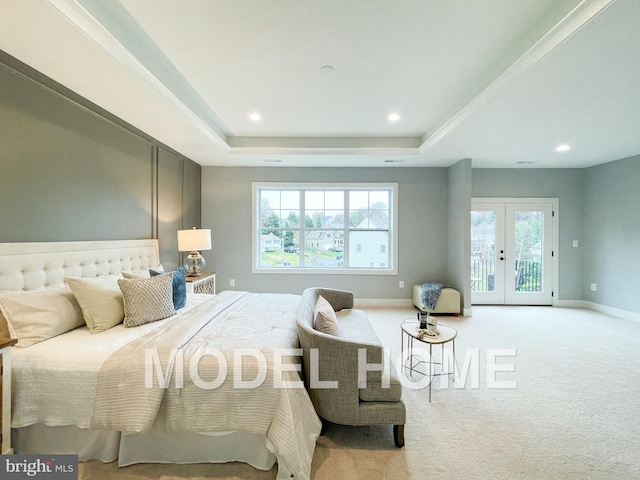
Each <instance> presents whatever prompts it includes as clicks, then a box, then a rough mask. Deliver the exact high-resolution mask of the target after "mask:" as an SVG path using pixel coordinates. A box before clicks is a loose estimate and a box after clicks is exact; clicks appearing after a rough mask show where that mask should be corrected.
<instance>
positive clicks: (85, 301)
mask: <svg viewBox="0 0 640 480" xmlns="http://www.w3.org/2000/svg"><path fill="white" fill-rule="evenodd" d="M119 278H120V277H119V276H110V277H93V278H74V277H67V278H65V279H64V281H65V282H66V283H67V285H69V286H70V287H71V290H72V291H73V294H74V295H75V297H76V300H78V303H79V304H80V308H82V316H83V317H84V321H85V322H86V324H87V326H88V327H89V330H90V331H91V333H98V332H104V331H106V330H109V329H110V328H111V327H115V326H116V325H118V324H119V323H121V322H122V320H124V306H123V302H122V292H121V291H120V287H118V279H119Z"/></svg>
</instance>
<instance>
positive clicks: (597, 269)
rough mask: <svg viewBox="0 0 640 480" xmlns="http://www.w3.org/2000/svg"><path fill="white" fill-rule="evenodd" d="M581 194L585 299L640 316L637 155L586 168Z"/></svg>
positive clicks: (639, 163)
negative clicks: (594, 288)
mask: <svg viewBox="0 0 640 480" xmlns="http://www.w3.org/2000/svg"><path fill="white" fill-rule="evenodd" d="M584 191H585V194H584V197H585V202H584V273H583V281H582V283H581V285H580V286H581V289H582V293H583V295H584V299H585V300H587V301H589V302H593V303H595V304H598V305H604V306H607V307H613V308H617V309H621V310H626V311H629V312H635V313H640V303H639V299H640V155H637V156H634V157H631V158H626V159H623V160H618V161H616V162H611V163H605V164H602V165H597V166H594V167H590V168H587V169H586V170H585V176H584ZM591 283H595V284H596V288H597V290H596V291H595V292H594V291H591V288H590V287H591Z"/></svg>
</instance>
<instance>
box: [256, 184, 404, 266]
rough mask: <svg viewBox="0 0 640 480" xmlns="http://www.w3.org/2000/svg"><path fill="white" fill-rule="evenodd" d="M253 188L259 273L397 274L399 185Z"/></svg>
mask: <svg viewBox="0 0 640 480" xmlns="http://www.w3.org/2000/svg"><path fill="white" fill-rule="evenodd" d="M252 187H253V199H254V202H253V271H254V273H272V272H277V273H283V272H291V273H304V272H305V271H308V272H311V271H313V273H333V274H335V273H350V274H353V273H367V274H387V275H392V274H393V275H395V274H397V266H396V265H397V250H398V249H397V238H396V231H397V228H396V225H397V189H398V187H397V184H395V183H384V184H382V183H373V184H371V183H369V184H337V183H336V184H324V183H323V184H310V183H305V184H294V183H261V182H255V183H253V185H252Z"/></svg>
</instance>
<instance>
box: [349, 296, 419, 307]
mask: <svg viewBox="0 0 640 480" xmlns="http://www.w3.org/2000/svg"><path fill="white" fill-rule="evenodd" d="M353 306H354V308H372V307H375V308H384V307H387V308H398V307H412V306H413V300H412V299H410V298H354V299H353Z"/></svg>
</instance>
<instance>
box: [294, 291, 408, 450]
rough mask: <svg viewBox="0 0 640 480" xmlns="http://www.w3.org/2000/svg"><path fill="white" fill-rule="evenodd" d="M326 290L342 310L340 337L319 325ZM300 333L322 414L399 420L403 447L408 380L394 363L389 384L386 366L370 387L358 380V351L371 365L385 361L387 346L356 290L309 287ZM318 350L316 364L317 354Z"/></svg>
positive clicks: (356, 420) (370, 378) (349, 419)
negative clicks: (333, 384)
mask: <svg viewBox="0 0 640 480" xmlns="http://www.w3.org/2000/svg"><path fill="white" fill-rule="evenodd" d="M320 295H322V296H323V297H324V298H325V299H326V300H327V301H328V302H329V303H330V304H331V306H332V307H333V309H334V311H336V316H337V318H338V335H337V336H334V335H329V334H326V333H323V332H320V331H318V330H315V329H314V328H313V320H314V316H315V306H316V302H317V300H318V297H319V296H320ZM298 336H299V338H300V346H301V347H302V350H303V358H304V372H305V383H306V386H307V389H308V391H309V395H310V397H311V401H312V402H313V405H314V407H315V409H316V412H317V413H318V415H319V416H320V417H322V418H323V419H326V420H328V421H330V422H332V423H337V424H340V425H353V426H362V425H393V436H394V441H395V444H396V446H398V447H403V446H404V424H405V421H406V410H405V406H404V403H403V402H402V399H401V397H402V384H401V383H400V381H399V379H398V376H397V373H396V371H395V369H394V367H393V365H391V364H390V365H389V366H390V373H391V375H390V383H389V385H386V386H385V385H383V384H382V373H381V372H380V371H369V372H367V382H366V386H365V385H362V384H359V383H358V350H359V349H365V350H366V354H367V356H366V361H367V363H368V364H380V363H381V362H382V358H383V354H384V350H383V347H382V343H381V342H380V340H379V339H378V336H377V335H376V333H375V331H374V330H373V327H372V326H371V323H370V322H369V319H368V318H367V317H366V315H365V314H364V312H362V311H361V310H354V309H353V293H351V292H348V291H344V290H335V289H328V288H309V289H306V290H305V291H304V292H303V294H302V304H301V312H300V314H299V315H298ZM314 350H315V352H316V353H314ZM316 354H317V357H314V358H317V361H315V364H316V365H315V366H314V359H312V356H314V355H316ZM312 369H315V370H313V371H312ZM312 379H315V380H319V382H317V383H321V382H330V381H337V382H338V387H337V388H317V385H316V387H314V385H311V384H310V381H311V380H312ZM325 385H326V384H325Z"/></svg>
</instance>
